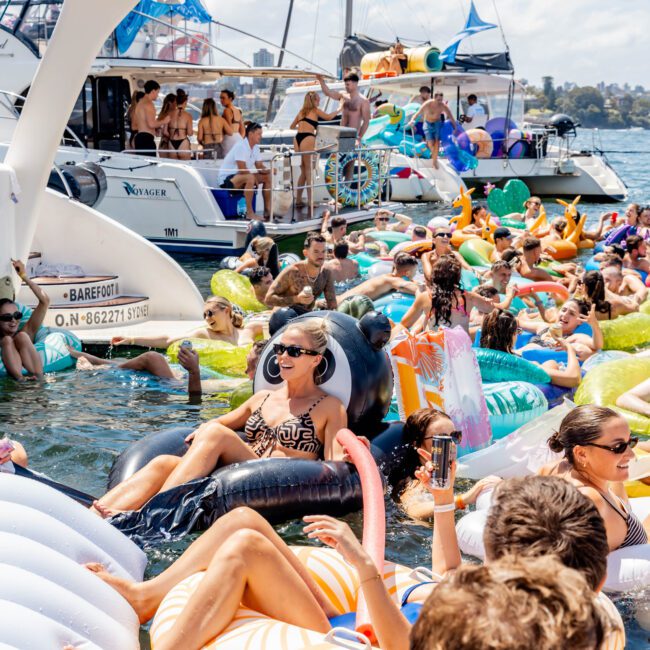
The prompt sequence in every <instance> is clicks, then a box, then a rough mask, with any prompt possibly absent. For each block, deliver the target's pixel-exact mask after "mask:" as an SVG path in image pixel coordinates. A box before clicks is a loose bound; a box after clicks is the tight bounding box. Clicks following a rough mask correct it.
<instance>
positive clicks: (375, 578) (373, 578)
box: [359, 573, 381, 586]
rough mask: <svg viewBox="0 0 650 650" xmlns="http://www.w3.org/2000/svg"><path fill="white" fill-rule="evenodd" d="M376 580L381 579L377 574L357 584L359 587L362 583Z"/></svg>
mask: <svg viewBox="0 0 650 650" xmlns="http://www.w3.org/2000/svg"><path fill="white" fill-rule="evenodd" d="M378 578H379V579H381V576H380V575H379V573H375V575H374V576H370V577H369V578H364V579H363V580H361V581H360V582H359V586H361V585H362V584H363V583H364V582H369V581H370V580H377V579H378Z"/></svg>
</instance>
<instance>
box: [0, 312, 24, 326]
mask: <svg viewBox="0 0 650 650" xmlns="http://www.w3.org/2000/svg"><path fill="white" fill-rule="evenodd" d="M22 317H23V314H22V312H20V311H15V312H14V313H13V314H2V315H1V316H0V321H2V322H3V323H11V321H12V320H18V321H19V320H21V318H22Z"/></svg>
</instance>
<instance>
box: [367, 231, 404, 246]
mask: <svg viewBox="0 0 650 650" xmlns="http://www.w3.org/2000/svg"><path fill="white" fill-rule="evenodd" d="M368 234H369V235H370V237H372V239H373V240H374V241H380V242H383V243H384V244H386V246H388V250H392V249H393V248H394V247H395V246H396V245H397V244H402V243H403V242H408V241H411V235H410V234H408V233H405V232H399V231H396V230H375V231H373V232H371V233H368Z"/></svg>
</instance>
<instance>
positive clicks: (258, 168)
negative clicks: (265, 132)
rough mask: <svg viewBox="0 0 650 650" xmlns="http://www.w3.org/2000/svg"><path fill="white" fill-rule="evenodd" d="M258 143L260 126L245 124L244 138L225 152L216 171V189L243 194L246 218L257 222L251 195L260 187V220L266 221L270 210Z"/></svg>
mask: <svg viewBox="0 0 650 650" xmlns="http://www.w3.org/2000/svg"><path fill="white" fill-rule="evenodd" d="M261 141H262V126H261V125H260V124H258V123H257V122H249V124H248V125H247V126H246V137H245V138H243V139H242V140H240V141H239V142H238V143H237V144H236V145H235V146H234V147H233V148H232V149H231V150H230V151H229V152H228V155H227V156H226V157H225V159H224V161H223V164H222V166H221V169H220V170H219V186H220V187H222V188H225V189H229V190H235V191H236V192H240V191H243V193H244V198H245V199H246V218H247V219H257V215H256V214H255V212H254V210H253V194H254V193H255V191H256V190H257V188H258V187H259V186H260V185H261V186H262V196H263V198H264V219H265V220H266V221H268V219H269V215H270V209H271V174H270V172H269V170H268V169H267V168H266V167H265V166H264V163H263V162H262V154H261V153H260V142H261ZM253 170H254V171H253Z"/></svg>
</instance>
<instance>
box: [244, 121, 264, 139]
mask: <svg viewBox="0 0 650 650" xmlns="http://www.w3.org/2000/svg"><path fill="white" fill-rule="evenodd" d="M261 128H262V125H261V124H260V123H259V122H249V123H248V124H247V125H246V137H248V136H249V135H250V134H251V133H252V132H253V131H257V130H258V129H261Z"/></svg>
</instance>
